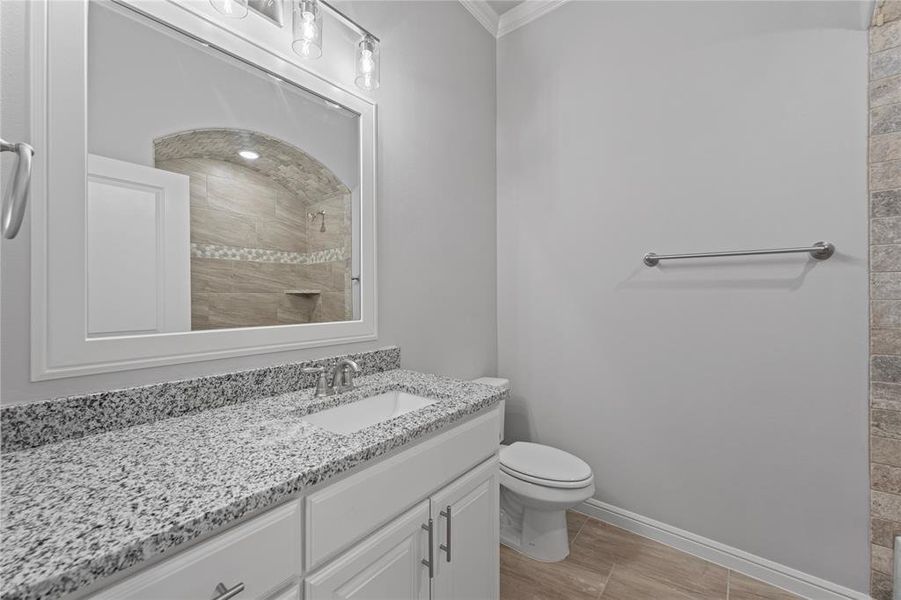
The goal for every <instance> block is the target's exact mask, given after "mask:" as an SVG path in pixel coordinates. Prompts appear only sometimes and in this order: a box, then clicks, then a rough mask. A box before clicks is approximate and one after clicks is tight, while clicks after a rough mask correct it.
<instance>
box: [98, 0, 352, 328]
mask: <svg viewBox="0 0 901 600" xmlns="http://www.w3.org/2000/svg"><path fill="white" fill-rule="evenodd" d="M89 29H90V36H89V40H90V43H89V48H88V71H89V74H88V83H89V86H88V89H89V93H88V104H89V119H88V151H89V157H88V171H89V177H88V179H89V180H88V200H87V203H88V210H87V223H86V226H87V240H88V247H87V254H88V255H87V273H86V277H87V283H88V286H87V287H88V333H89V335H92V336H109V335H123V334H129V335H134V334H142V333H143V334H149V333H165V332H174V331H190V330H208V329H223V328H237V327H260V326H272V325H294V324H303V323H319V322H332V321H344V320H353V319H355V318H359V317H358V316H357V315H358V314H359V289H358V285H357V284H356V282H355V281H354V278H353V273H354V272H355V267H356V263H357V259H356V254H357V252H358V247H357V246H358V244H356V243H355V240H354V236H353V231H354V226H353V225H354V223H355V219H354V215H355V214H359V213H358V210H359V207H358V202H359V171H360V168H359V164H360V162H359V161H360V158H359V157H360V148H359V123H358V120H359V119H358V115H356V114H355V113H352V112H351V111H348V110H347V109H344V108H343V107H341V106H339V105H337V104H334V103H332V102H329V101H328V100H326V99H323V98H320V97H318V96H315V95H313V94H311V93H309V92H307V91H305V90H302V89H299V88H296V87H294V86H292V85H289V84H287V83H286V82H284V81H281V80H280V79H278V78H275V77H273V76H272V75H270V74H268V73H266V72H264V71H262V70H259V69H257V68H255V67H252V66H249V65H247V64H245V63H243V62H240V61H238V60H236V59H233V58H231V57H229V56H227V55H225V54H223V53H221V52H219V51H217V50H215V49H213V48H210V47H208V46H205V45H202V44H200V43H197V42H195V41H194V40H191V39H189V38H187V37H185V36H182V35H181V34H179V33H177V32H174V31H172V30H169V29H167V28H165V27H163V26H161V25H159V24H156V23H154V22H152V21H150V20H148V19H145V18H144V17H142V16H140V15H138V14H135V13H132V12H131V11H129V10H128V9H124V8H121V7H117V6H112V5H110V4H105V3H103V4H101V3H96V2H92V3H91V5H90V10H89Z"/></svg>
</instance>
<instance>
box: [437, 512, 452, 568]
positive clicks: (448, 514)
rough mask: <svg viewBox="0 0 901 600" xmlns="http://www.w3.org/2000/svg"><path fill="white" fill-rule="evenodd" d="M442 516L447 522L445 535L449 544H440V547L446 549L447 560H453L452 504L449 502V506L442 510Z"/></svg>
mask: <svg viewBox="0 0 901 600" xmlns="http://www.w3.org/2000/svg"><path fill="white" fill-rule="evenodd" d="M441 516H442V517H444V519H445V523H446V524H447V529H446V530H445V537H446V538H447V544H446V545H445V544H441V545H440V546H438V547H439V548H440V549H442V550H444V551H445V552H446V553H447V562H450V561H451V505H450V504H448V505H447V508H446V509H444V510H442V511H441Z"/></svg>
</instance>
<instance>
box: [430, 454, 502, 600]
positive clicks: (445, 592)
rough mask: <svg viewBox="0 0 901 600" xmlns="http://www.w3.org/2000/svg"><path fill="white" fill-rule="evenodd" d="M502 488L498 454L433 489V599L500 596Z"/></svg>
mask: <svg viewBox="0 0 901 600" xmlns="http://www.w3.org/2000/svg"><path fill="white" fill-rule="evenodd" d="M498 493H499V490H498V462H497V458H496V457H495V458H492V459H491V460H489V461H487V462H485V463H482V464H481V465H479V466H478V467H476V468H475V469H473V470H472V471H470V472H469V473H467V474H466V475H464V476H462V477H461V478H459V479H457V480H456V481H455V482H453V483H451V484H450V485H448V486H447V487H445V488H444V489H442V490H441V491H439V492H438V493H436V494H434V495H432V505H431V510H432V519H434V524H435V545H436V547H435V579H434V580H433V581H432V599H433V600H496V599H497V598H498V594H499V577H500V556H499V545H500V539H499V531H498V513H499V508H498Z"/></svg>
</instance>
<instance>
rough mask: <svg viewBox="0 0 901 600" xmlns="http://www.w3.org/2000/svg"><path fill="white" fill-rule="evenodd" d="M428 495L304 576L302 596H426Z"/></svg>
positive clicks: (417, 599)
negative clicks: (347, 549)
mask: <svg viewBox="0 0 901 600" xmlns="http://www.w3.org/2000/svg"><path fill="white" fill-rule="evenodd" d="M428 520H429V502H428V500H426V501H423V502H421V503H419V504H417V505H416V506H415V507H414V508H412V509H411V510H409V511H408V512H406V513H405V514H404V515H403V516H401V517H399V518H398V519H396V520H395V521H393V522H392V523H390V524H389V525H386V526H385V527H383V528H381V529H380V530H379V531H378V532H376V533H375V534H374V535H372V536H371V537H370V538H368V539H367V540H366V541H364V542H362V543H360V544H358V545H357V546H355V547H354V548H353V549H352V550H349V551H348V552H347V553H345V554H343V555H341V556H340V557H338V558H336V559H335V560H333V561H332V562H331V563H329V564H328V565H326V566H325V567H323V568H322V569H320V570H319V571H317V572H316V574H314V575H311V576H309V577H307V578H306V580H305V581H304V589H305V592H306V593H305V596H304V597H305V598H306V600H338V599H339V598H340V599H342V600H362V599H364V598H365V599H375V598H379V599H381V598H384V599H388V598H391V599H396V600H428V598H429V571H428V567H427V565H425V564H423V560H426V559H424V558H423V557H424V556H428V534H427V533H426V531H425V530H424V529H423V524H424V523H427V522H428Z"/></svg>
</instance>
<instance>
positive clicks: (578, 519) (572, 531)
mask: <svg viewBox="0 0 901 600" xmlns="http://www.w3.org/2000/svg"><path fill="white" fill-rule="evenodd" d="M587 520H588V515H583V514H582V513H577V512H575V511H573V510H568V511H566V532H567V533H568V534H569V543H570V544H572V543H573V539H575V537H576V534H578V533H579V530H580V529H582V525H584V524H585V521H587Z"/></svg>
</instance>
